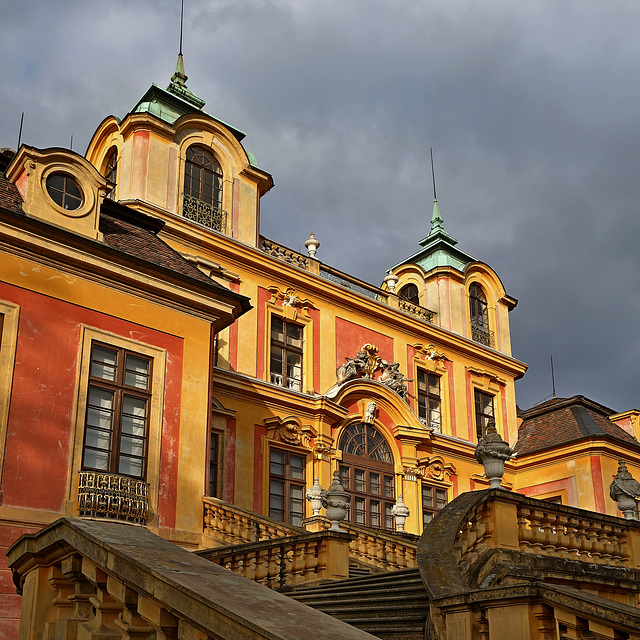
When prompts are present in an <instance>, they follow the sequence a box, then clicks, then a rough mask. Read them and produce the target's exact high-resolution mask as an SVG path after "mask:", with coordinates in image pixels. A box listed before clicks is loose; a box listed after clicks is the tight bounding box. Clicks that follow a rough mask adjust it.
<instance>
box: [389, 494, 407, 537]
mask: <svg viewBox="0 0 640 640" xmlns="http://www.w3.org/2000/svg"><path fill="white" fill-rule="evenodd" d="M391 514H392V515H393V517H394V518H395V520H396V529H397V530H398V531H404V523H405V522H406V521H407V518H408V517H409V516H410V515H411V511H409V507H407V505H406V504H405V503H404V501H403V500H402V496H398V500H397V501H396V503H395V504H394V505H393V507H392V508H391Z"/></svg>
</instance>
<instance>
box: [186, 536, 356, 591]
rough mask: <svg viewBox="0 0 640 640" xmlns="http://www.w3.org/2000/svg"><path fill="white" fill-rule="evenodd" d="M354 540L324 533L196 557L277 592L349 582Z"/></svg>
mask: <svg viewBox="0 0 640 640" xmlns="http://www.w3.org/2000/svg"><path fill="white" fill-rule="evenodd" d="M353 537H354V536H353V535H350V534H348V533H340V532H336V531H323V532H321V533H306V534H303V535H298V536H289V537H286V538H278V539H275V540H264V541H262V542H255V543H253V544H243V545H235V546H230V547H221V548H214V549H206V550H204V551H198V552H197V553H198V555H200V556H202V557H203V558H206V559H207V560H210V561H211V562H215V563H216V564H219V565H220V566H223V567H225V568H227V569H229V570H231V571H233V572H234V573H239V574H240V575H242V576H244V577H245V578H248V579H249V580H253V581H254V582H257V583H259V584H262V585H264V586H265V587H269V588H271V589H277V588H281V587H285V586H291V585H296V584H301V583H303V582H311V581H314V580H342V579H345V578H348V577H349V543H350V542H351V540H352V538H353Z"/></svg>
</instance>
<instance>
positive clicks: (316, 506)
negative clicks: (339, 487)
mask: <svg viewBox="0 0 640 640" xmlns="http://www.w3.org/2000/svg"><path fill="white" fill-rule="evenodd" d="M326 496H327V491H326V489H323V488H322V487H321V486H320V478H318V477H316V478H314V479H313V484H312V485H311V486H310V487H309V488H308V489H307V492H306V493H305V494H304V497H305V498H306V499H307V501H308V502H309V503H310V504H311V510H312V511H313V515H314V516H317V515H320V509H321V508H322V499H323V498H326Z"/></svg>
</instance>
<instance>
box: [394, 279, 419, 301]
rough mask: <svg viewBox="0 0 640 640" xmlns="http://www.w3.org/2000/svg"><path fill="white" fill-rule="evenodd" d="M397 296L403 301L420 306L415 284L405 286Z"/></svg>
mask: <svg viewBox="0 0 640 640" xmlns="http://www.w3.org/2000/svg"><path fill="white" fill-rule="evenodd" d="M398 295H399V296H400V298H402V299H403V300H406V301H407V302H410V303H411V304H417V305H419V304H420V294H419V293H418V287H416V285H415V284H405V285H404V287H402V289H400V291H399V292H398Z"/></svg>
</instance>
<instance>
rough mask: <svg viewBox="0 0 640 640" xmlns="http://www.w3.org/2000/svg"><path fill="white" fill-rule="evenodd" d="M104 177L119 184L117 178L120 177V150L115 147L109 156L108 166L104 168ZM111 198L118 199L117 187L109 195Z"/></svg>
mask: <svg viewBox="0 0 640 640" xmlns="http://www.w3.org/2000/svg"><path fill="white" fill-rule="evenodd" d="M104 177H105V178H106V179H107V180H108V181H109V182H113V184H117V180H116V178H117V177H118V150H117V149H113V150H112V151H111V153H109V156H108V157H107V166H106V167H105V170H104ZM107 198H109V200H115V199H116V188H115V187H113V189H111V191H110V192H109V195H108V196H107Z"/></svg>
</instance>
